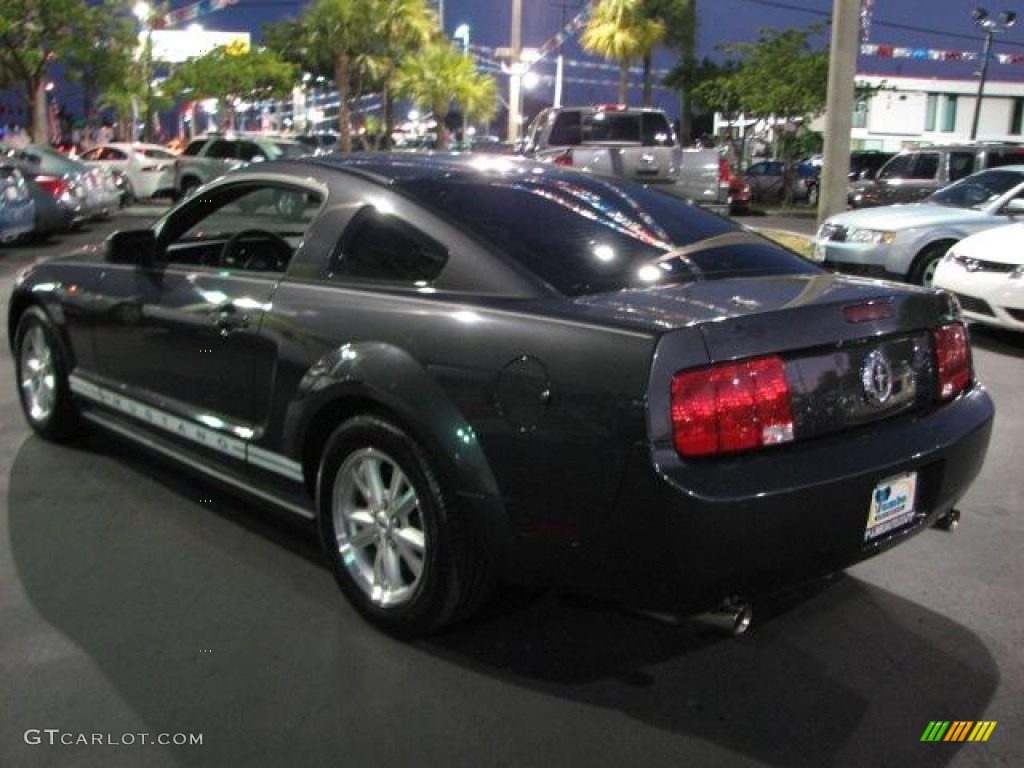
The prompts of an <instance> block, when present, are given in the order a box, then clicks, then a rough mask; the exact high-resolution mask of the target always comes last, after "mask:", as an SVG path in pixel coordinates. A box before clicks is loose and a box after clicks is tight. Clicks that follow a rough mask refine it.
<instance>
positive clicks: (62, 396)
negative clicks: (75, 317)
mask: <svg viewBox="0 0 1024 768" xmlns="http://www.w3.org/2000/svg"><path fill="white" fill-rule="evenodd" d="M14 352H15V362H14V364H15V373H16V376H17V381H18V395H19V397H20V399H21V410H22V412H23V413H24V414H25V419H26V421H28V423H29V426H31V427H32V429H33V430H35V431H36V432H37V433H38V434H40V435H41V436H43V437H45V438H47V439H49V440H55V441H58V442H62V441H66V440H68V439H70V438H71V437H73V436H74V434H75V432H76V430H77V427H78V412H77V411H76V410H75V406H74V403H73V402H72V401H71V388H70V386H69V385H68V377H67V362H66V361H65V359H64V355H63V352H62V349H61V346H60V344H59V342H58V340H57V331H56V329H55V328H54V327H53V324H52V323H51V322H50V319H49V317H47V315H46V313H45V312H43V310H41V309H39V308H38V307H30V308H29V309H27V310H26V311H25V313H24V314H23V315H22V316H21V319H20V320H19V321H18V328H17V330H16V331H15V334H14Z"/></svg>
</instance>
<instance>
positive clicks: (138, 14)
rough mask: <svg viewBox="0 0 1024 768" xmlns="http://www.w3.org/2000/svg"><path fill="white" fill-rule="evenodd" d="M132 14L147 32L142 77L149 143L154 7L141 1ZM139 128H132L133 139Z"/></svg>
mask: <svg viewBox="0 0 1024 768" xmlns="http://www.w3.org/2000/svg"><path fill="white" fill-rule="evenodd" d="M132 13H134V14H135V18H137V19H138V20H139V23H140V24H141V25H142V28H143V31H144V32H145V35H146V36H145V40H144V41H143V44H142V56H141V59H142V60H141V62H140V63H141V64H142V76H143V77H144V78H145V82H146V103H145V105H144V108H143V115H144V119H145V123H143V125H144V126H145V133H144V138H145V139H146V140H147V141H149V140H150V139H151V136H150V133H151V132H152V130H153V7H152V6H151V5H150V4H149V3H147V2H146V1H145V0H139V2H137V3H136V4H135V7H134V8H133V9H132ZM137 131H138V128H137V127H136V126H134V125H133V126H132V138H133V139H134V138H136V132H137Z"/></svg>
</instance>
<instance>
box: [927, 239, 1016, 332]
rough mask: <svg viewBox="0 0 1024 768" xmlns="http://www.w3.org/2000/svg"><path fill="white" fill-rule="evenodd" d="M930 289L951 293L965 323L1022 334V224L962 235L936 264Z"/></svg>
mask: <svg viewBox="0 0 1024 768" xmlns="http://www.w3.org/2000/svg"><path fill="white" fill-rule="evenodd" d="M933 285H934V286H935V287H936V288H944V289H946V290H947V291H951V292H952V293H953V294H954V295H955V296H956V298H957V300H958V301H959V302H960V308H961V310H962V311H963V314H964V316H965V317H966V318H967V319H968V320H973V321H974V322H976V323H982V324H984V325H992V326H996V327H998V328H1005V329H1007V330H1010V331H1024V223H1017V224H1010V225H1009V226H1005V227H996V228H995V229H987V230H985V231H984V232H979V233H978V234H976V235H971V236H970V237H965V238H964V239H963V240H961V241H960V242H959V243H957V244H956V245H954V246H953V247H952V248H950V249H949V251H948V252H947V253H946V256H945V258H944V259H943V260H942V261H941V262H939V266H938V267H937V268H936V270H935V280H934V282H933Z"/></svg>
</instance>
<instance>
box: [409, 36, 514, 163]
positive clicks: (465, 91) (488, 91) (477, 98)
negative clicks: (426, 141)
mask: <svg viewBox="0 0 1024 768" xmlns="http://www.w3.org/2000/svg"><path fill="white" fill-rule="evenodd" d="M395 86H396V90H397V92H398V94H400V95H403V96H407V97H408V98H409V99H411V100H412V102H413V103H414V104H415V105H416V106H417V107H419V108H421V109H426V110H430V111H432V112H433V114H434V119H435V120H437V123H438V127H439V129H440V130H439V131H438V149H442V150H443V149H447V146H448V144H447V140H448V137H447V134H446V133H445V131H444V130H443V126H444V122H445V118H447V117H448V111H449V108H450V107H451V102H452V101H453V100H455V101H458V102H459V106H460V107H461V108H462V111H463V113H464V114H465V115H466V117H467V118H468V119H473V120H486V119H490V118H491V117H493V115H494V113H495V111H496V110H497V103H498V85H497V83H496V82H495V81H494V78H493V77H490V76H489V75H483V74H480V73H478V72H477V71H476V67H475V66H474V64H473V60H472V59H471V58H470V57H468V56H466V55H465V54H463V53H461V52H460V51H457V50H455V48H453V47H452V45H451V44H450V43H449V42H448V41H447V40H444V39H437V40H435V41H434V42H432V43H430V44H429V45H428V46H427V47H426V48H425V49H423V50H422V51H421V52H420V54H419V55H418V56H410V57H408V58H406V60H405V61H404V62H402V65H401V66H400V67H399V69H398V71H397V73H396V77H395Z"/></svg>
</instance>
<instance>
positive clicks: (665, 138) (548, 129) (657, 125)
mask: <svg viewBox="0 0 1024 768" xmlns="http://www.w3.org/2000/svg"><path fill="white" fill-rule="evenodd" d="M522 153H523V154H525V155H527V156H529V157H534V158H536V159H538V160H541V161H543V162H548V163H555V164H556V165H562V166H565V167H572V168H576V169H578V170H581V171H586V172H589V173H595V174H597V175H600V176H611V177H617V178H624V179H630V180H632V181H638V182H640V183H643V184H649V185H652V186H657V187H658V188H659V189H662V190H664V191H665V192H668V193H669V194H674V195H677V196H679V197H683V198H686V199H688V200H693V201H694V202H696V203H700V204H702V205H710V206H715V207H722V208H724V207H725V206H726V205H728V202H729V180H728V179H727V178H724V177H723V176H722V174H721V164H720V160H721V157H720V155H719V153H718V150H716V149H703V148H702V149H684V148H683V147H682V146H681V145H680V144H679V139H678V138H677V137H676V132H675V130H674V129H673V128H672V124H671V123H670V122H669V119H668V115H666V114H665V112H664V111H662V110H660V109H652V108H650V107H628V106H625V105H622V104H600V105H597V106H592V107H590V106H588V107H572V106H568V107H550V108H548V109H545V110H542V111H541V112H540V114H538V115H537V117H536V118H535V119H534V121H533V122H532V123H531V124H530V128H529V130H528V131H527V133H526V139H525V142H524V146H523V149H522Z"/></svg>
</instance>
